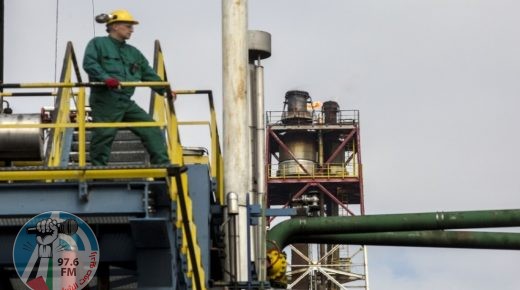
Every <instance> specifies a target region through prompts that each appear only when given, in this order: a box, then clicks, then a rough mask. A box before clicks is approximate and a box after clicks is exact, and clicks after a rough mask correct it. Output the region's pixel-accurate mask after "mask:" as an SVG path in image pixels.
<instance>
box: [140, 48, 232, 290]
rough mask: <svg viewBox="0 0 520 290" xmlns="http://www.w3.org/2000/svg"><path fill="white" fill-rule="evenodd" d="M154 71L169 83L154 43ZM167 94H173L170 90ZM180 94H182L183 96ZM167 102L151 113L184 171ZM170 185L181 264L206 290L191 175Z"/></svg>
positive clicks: (156, 99) (153, 105)
mask: <svg viewBox="0 0 520 290" xmlns="http://www.w3.org/2000/svg"><path fill="white" fill-rule="evenodd" d="M154 69H155V71H156V72H157V74H158V75H159V76H160V77H161V79H163V80H167V79H168V78H167V75H166V68H165V65H164V56H163V53H162V49H161V46H160V44H159V41H155V53H154ZM168 90H170V88H169V87H168ZM179 93H181V94H182V93H183V92H179ZM164 100H165V99H164V98H161V97H160V96H158V95H157V94H154V95H152V98H151V100H150V111H151V113H152V116H153V117H154V119H155V120H157V121H158V122H165V123H166V124H167V127H166V130H167V135H168V142H167V143H168V153H169V156H170V160H171V162H172V163H174V164H176V165H178V166H180V168H182V167H184V157H183V152H182V146H181V139H180V134H179V121H178V118H177V114H176V112H175V106H174V104H173V102H174V99H173V98H166V101H167V104H166V106H165V105H164V103H163V102H164ZM212 102H213V99H212V98H210V106H211V107H213V103H212ZM212 124H213V125H214V128H213V127H211V128H212V131H211V133H212V138H217V139H216V142H217V143H216V144H218V132H217V131H216V117H215V118H213V115H212ZM213 130H215V131H213ZM215 146H216V145H215ZM214 150H215V151H213V154H215V155H213V156H214V158H215V160H213V161H214V162H213V164H211V165H210V166H211V167H212V168H213V167H214V166H215V167H216V168H218V169H216V170H217V171H214V172H213V171H212V174H216V178H217V180H219V184H220V183H221V182H220V180H223V178H222V177H221V176H219V173H221V172H222V171H218V170H219V169H220V166H221V165H219V162H220V164H222V161H221V158H220V159H219V158H218V157H216V156H220V148H219V147H218V148H215V149H214ZM217 154H218V155H217ZM169 182H170V186H169V191H170V198H171V199H172V201H176V202H177V208H179V209H180V215H177V219H176V222H175V226H176V227H177V228H178V229H180V231H181V237H182V239H181V246H180V252H181V254H183V255H185V257H186V261H187V263H186V264H187V265H184V264H183V263H181V267H183V269H184V273H185V274H186V277H187V279H190V280H191V284H192V287H193V289H195V290H205V289H206V286H207V285H206V278H205V271H204V267H203V265H202V255H201V250H200V247H199V244H198V239H197V227H196V224H195V222H194V219H193V205H192V201H191V198H190V196H189V188H188V175H187V173H186V172H185V171H183V172H179V174H176V176H175V178H170V179H169Z"/></svg>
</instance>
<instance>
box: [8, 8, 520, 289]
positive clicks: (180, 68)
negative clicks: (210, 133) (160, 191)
mask: <svg viewBox="0 0 520 290" xmlns="http://www.w3.org/2000/svg"><path fill="white" fill-rule="evenodd" d="M94 6H95V11H94V12H93V11H92V2H91V1H90V0H88V1H86V0H85V1H59V22H58V32H59V33H58V69H59V68H60V67H61V61H62V58H63V53H64V47H65V43H66V41H68V40H71V41H72V42H73V43H74V46H75V50H76V53H77V55H78V57H79V59H81V57H82V55H83V49H84V46H85V45H86V43H87V41H88V40H89V39H90V38H92V37H93V35H94V31H93V20H92V15H93V13H95V14H98V13H102V12H109V11H111V10H114V9H119V8H126V9H128V10H130V11H131V12H132V13H133V14H134V16H135V17H136V18H137V19H138V20H139V21H141V24H140V25H138V26H137V27H136V29H135V33H134V36H133V37H132V39H131V40H130V43H131V44H133V45H135V46H137V47H139V48H140V49H141V50H142V51H143V52H144V53H145V55H146V56H147V57H148V58H149V59H150V60H151V57H152V50H153V41H154V40H155V39H159V40H160V41H161V43H162V46H163V50H164V54H165V58H166V62H167V69H168V75H169V78H170V79H171V81H172V83H173V85H174V87H175V88H176V89H212V90H213V91H214V93H215V96H216V97H217V98H218V100H217V109H218V110H221V108H222V106H221V100H220V97H221V87H222V84H221V63H222V61H221V36H220V32H221V26H220V25H221V22H220V14H221V8H220V1H210V0H206V1H202V0H197V1H166V0H148V1H115V0H110V1H109V0H104V1H99V0H95V1H94ZM519 12H520V3H519V2H517V1H512V0H511V1H508V0H497V1H479V0H450V1H447V0H424V1H410V0H395V1H373V0H372V1H370V0H364V1H347V0H334V1H333V0H329V1H309V0H307V1H305V0H262V1H260V0H256V1H249V24H250V25H249V26H250V29H259V30H265V31H268V32H270V33H271V34H272V41H273V46H272V49H273V56H272V57H271V58H270V59H267V60H265V61H263V65H264V67H265V74H266V80H265V84H266V87H265V91H266V108H267V109H268V110H281V109H282V105H283V103H282V102H283V97H284V94H285V92H286V91H287V90H291V89H301V90H307V91H309V92H310V94H311V96H312V97H313V99H314V100H322V101H324V100H329V99H332V100H336V101H338V102H339V103H340V106H341V108H343V109H352V108H353V109H359V110H360V113H361V136H362V154H363V163H364V170H365V171H364V174H365V195H366V209H367V213H368V214H376V213H401V212H422V211H437V210H475V209H503V208H518V207H519V205H520V195H519V191H520V183H519V181H518V180H519V179H520V178H519V177H518V176H519V173H520V170H519V169H518V166H519V164H520V153H519V151H518V148H520V138H519V136H518V131H519V129H520V128H519V127H520V114H518V113H517V111H518V110H519V107H520V101H519V98H518V96H519V95H520V82H519V81H518V77H519V76H520V55H519V53H518V52H519V51H520V33H519V32H520V17H518V14H519ZM55 15H56V1H55V0H23V1H22V0H6V19H5V21H6V23H5V26H6V43H5V58H6V59H5V65H6V66H5V81H6V82H41V81H53V80H54V75H55V73H54V63H55V52H54V49H55V46H54V45H55V29H56V26H55V23H56V18H55ZM95 29H96V34H97V35H104V34H105V33H104V27H103V26H102V25H97V24H96V25H95ZM84 76H85V75H84ZM45 104H46V105H49V104H50V103H49V102H48V101H47V102H46V103H45ZM12 106H13V107H14V109H15V112H37V111H38V110H39V108H40V106H41V104H39V103H38V102H34V101H32V102H30V103H29V102H15V101H12ZM194 107H196V108H197V110H198V105H194V103H190V102H189V100H187V101H183V100H181V101H179V103H178V110H179V113H180V114H181V116H182V115H184V116H189V115H190V114H193V108H194ZM187 142H188V143H189V141H187ZM506 230H507V229H506ZM518 260H520V253H519V252H516V251H480V250H453V249H425V248H417V249H415V248H414V249H412V248H398V247H370V248H369V274H370V285H371V289H372V290H383V289H399V290H412V289H413V290H418V289H425V290H426V289H457V290H458V289H472V290H484V289H493V288H500V289H502V290H513V289H518V284H519V283H518V278H517V270H516V266H517V265H518Z"/></svg>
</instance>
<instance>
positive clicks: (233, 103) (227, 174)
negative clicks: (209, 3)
mask: <svg viewBox="0 0 520 290" xmlns="http://www.w3.org/2000/svg"><path fill="white" fill-rule="evenodd" d="M222 57H223V60H222V65H223V72H222V82H223V100H224V101H223V106H224V110H223V111H224V112H223V113H224V118H223V119H224V144H223V147H224V150H223V151H224V192H225V193H229V192H235V193H237V194H238V204H239V209H238V215H237V216H236V222H237V223H236V224H237V225H236V230H237V231H236V235H235V241H234V244H235V245H236V246H237V249H230V248H229V244H228V245H227V248H226V250H227V251H228V253H229V252H230V250H236V255H237V256H236V265H235V266H234V267H231V263H233V261H229V259H226V268H227V270H230V269H235V270H236V271H233V272H230V273H229V274H227V275H226V280H228V281H247V279H248V274H249V272H248V269H249V261H248V257H247V243H248V239H247V233H248V228H247V207H246V200H247V198H246V195H247V191H248V190H249V188H248V184H249V180H250V176H249V168H250V164H249V158H248V154H249V152H248V148H249V146H248V141H249V128H248V122H247V112H248V108H247V70H248V62H247V60H248V56H247V0H222ZM229 230H230V229H229V226H228V234H229ZM235 272H236V273H235Z"/></svg>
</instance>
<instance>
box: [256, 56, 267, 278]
mask: <svg viewBox="0 0 520 290" xmlns="http://www.w3.org/2000/svg"><path fill="white" fill-rule="evenodd" d="M255 77H256V81H255V88H256V90H255V91H256V140H255V141H256V143H255V144H256V156H255V157H256V160H255V162H256V167H255V168H256V172H255V175H256V193H257V204H258V205H259V206H260V208H261V209H262V211H264V210H265V207H266V201H265V198H266V197H265V194H266V169H265V127H264V126H265V125H264V123H265V120H264V67H262V66H260V65H255ZM265 228H266V227H265V215H264V212H262V217H261V218H260V219H259V222H258V240H257V243H258V253H257V255H258V256H257V260H256V263H257V271H258V278H259V279H260V281H263V280H265V277H266V274H265V269H266V257H265V251H266V243H265V235H266V232H265Z"/></svg>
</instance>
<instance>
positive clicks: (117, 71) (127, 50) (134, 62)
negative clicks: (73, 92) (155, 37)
mask: <svg viewBox="0 0 520 290" xmlns="http://www.w3.org/2000/svg"><path fill="white" fill-rule="evenodd" d="M83 69H84V70H85V71H86V72H87V74H88V76H89V80H90V81H91V82H104V81H105V80H106V79H108V78H116V79H118V80H119V81H121V82H135V81H162V80H161V78H160V77H159V76H158V75H157V73H155V71H154V70H153V69H152V68H151V67H150V65H149V64H148V61H147V60H146V58H145V57H144V56H143V54H142V53H141V52H140V51H139V50H138V49H137V48H135V47H133V46H132V45H129V44H127V43H126V42H125V41H118V40H116V39H114V38H112V37H110V36H102V37H94V38H93V39H92V40H91V41H90V42H89V43H88V44H87V48H86V49H85V55H84V57H83ZM154 90H155V91H156V92H158V93H160V94H162V93H164V92H165V91H166V90H165V89H164V88H154ZM134 91H135V88H134V87H124V88H121V89H115V90H109V89H108V88H106V87H93V88H92V89H91V93H92V95H94V96H100V97H101V96H107V95H112V94H117V95H120V96H125V97H127V98H130V97H131V96H132V95H133V94H134Z"/></svg>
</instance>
